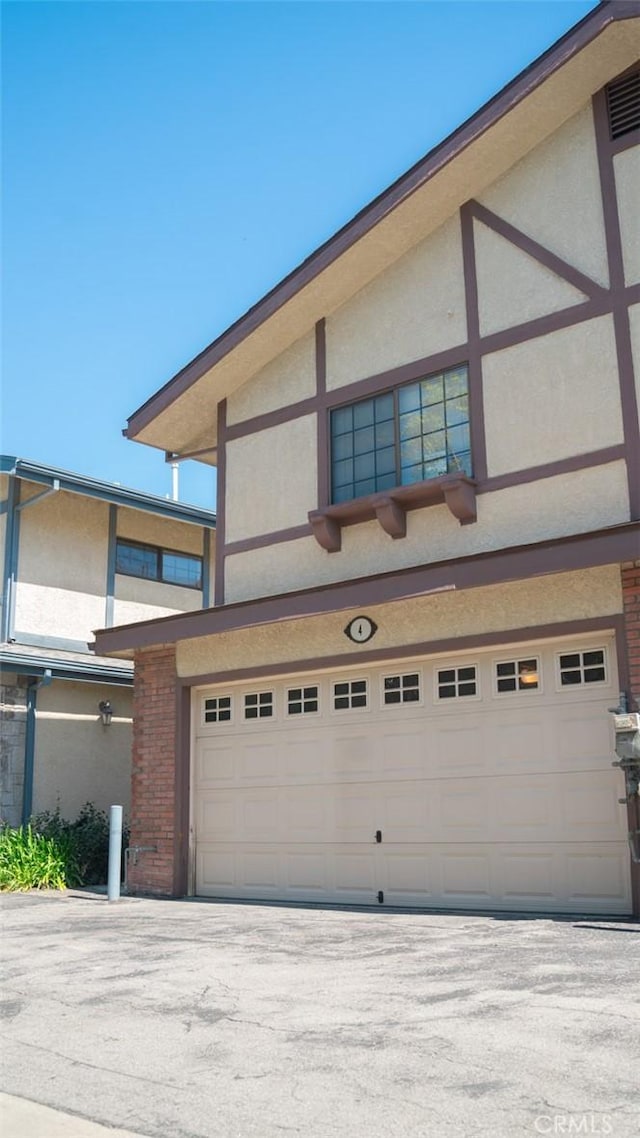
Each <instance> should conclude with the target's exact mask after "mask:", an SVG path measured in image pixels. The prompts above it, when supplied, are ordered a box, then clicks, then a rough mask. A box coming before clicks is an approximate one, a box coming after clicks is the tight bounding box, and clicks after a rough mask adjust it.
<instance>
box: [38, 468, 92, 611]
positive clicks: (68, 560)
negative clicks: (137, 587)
mask: <svg viewBox="0 0 640 1138" xmlns="http://www.w3.org/2000/svg"><path fill="white" fill-rule="evenodd" d="M41 491H42V486H35V487H33V492H31V487H29V488H28V489H25V487H24V484H23V491H22V498H23V500H24V499H26V498H28V497H29V496H31V497H33V496H35V494H37V493H40V492H41ZM108 525H109V507H108V505H107V503H106V502H99V501H97V500H95V499H94V498H84V497H82V495H80V494H68V493H65V492H64V491H61V492H59V493H57V494H50V495H49V496H48V497H47V498H45V499H44V500H43V501H41V502H34V503H33V504H32V505H30V506H28V507H27V508H26V509H24V510H21V512H20V552H19V560H18V578H19V580H20V582H21V583H22V582H26V583H27V584H29V585H38V586H55V587H56V588H58V589H63V590H73V591H75V592H77V593H78V594H87V595H92V594H102V595H103V594H104V588H105V580H106V565H107V536H108Z"/></svg>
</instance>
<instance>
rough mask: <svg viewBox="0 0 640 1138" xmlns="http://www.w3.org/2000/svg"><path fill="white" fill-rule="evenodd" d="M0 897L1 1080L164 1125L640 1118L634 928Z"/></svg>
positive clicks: (596, 1127)
mask: <svg viewBox="0 0 640 1138" xmlns="http://www.w3.org/2000/svg"><path fill="white" fill-rule="evenodd" d="M2 910H3V933H4V935H3V938H2V942H3V945H2V947H3V959H4V972H5V976H4V980H3V986H2V1002H1V1007H0V1010H1V1011H2V1016H3V1019H4V1023H3V1050H2V1080H1V1089H2V1090H4V1091H6V1092H8V1093H9V1094H11V1095H16V1096H20V1097H21V1098H24V1099H31V1100H34V1101H35V1102H39V1103H44V1104H46V1105H47V1106H50V1107H54V1108H57V1109H64V1110H67V1111H69V1112H71V1113H73V1114H78V1115H80V1116H83V1117H85V1118H88V1119H92V1120H94V1121H96V1122H100V1123H103V1124H107V1125H109V1126H112V1127H121V1128H123V1129H126V1130H131V1131H134V1132H136V1133H140V1134H145V1135H153V1136H158V1138H232V1136H233V1138H248V1136H252V1135H256V1136H259V1138H281V1136H283V1135H286V1134H288V1133H291V1134H300V1135H303V1138H333V1136H340V1138H347V1136H349V1138H360V1136H362V1138H387V1136H393V1138H475V1136H477V1135H486V1136H491V1138H501V1136H503V1135H504V1136H505V1138H517V1136H519V1135H528V1136H530V1138H535V1136H536V1135H538V1134H552V1135H555V1134H589V1135H592V1134H602V1135H607V1134H608V1135H613V1136H614V1138H628V1136H631V1135H638V1133H640V1102H639V1097H640V1096H639V1087H640V1079H639V1075H638V1070H639V1068H638V1056H639V1055H640V1014H639V1008H638V988H639V985H638V965H639V964H640V927H639V926H638V925H637V924H630V923H625V922H621V921H604V922H600V921H594V920H589V919H584V920H580V919H574V918H572V919H566V920H555V919H551V918H549V919H547V918H530V919H520V920H518V919H512V918H509V917H506V916H505V915H504V914H502V915H501V916H496V917H490V916H486V917H485V916H480V917H477V916H470V915H453V914H444V913H440V914H435V913H433V914H423V913H415V912H414V913H398V912H390V911H382V910H375V911H367V910H364V911H362V910H361V911H353V910H338V909H335V910H327V909H312V908H287V907H276V906H265V905H240V904H238V905H233V904H216V903H210V902H195V901H166V902H163V901H152V900H142V899H124V900H122V901H120V902H118V903H116V904H112V905H109V904H108V903H107V902H106V900H104V898H102V897H97V896H96V895H89V894H86V895H78V894H69V895H60V896H56V895H50V894H49V895H46V896H38V895H33V894H31V895H28V896H4V897H3V898H2ZM42 1138H47V1136H46V1135H43V1136H42Z"/></svg>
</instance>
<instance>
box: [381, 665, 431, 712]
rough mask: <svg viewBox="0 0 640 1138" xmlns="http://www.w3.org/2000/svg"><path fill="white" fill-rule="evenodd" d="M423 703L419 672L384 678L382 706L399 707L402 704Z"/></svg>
mask: <svg viewBox="0 0 640 1138" xmlns="http://www.w3.org/2000/svg"><path fill="white" fill-rule="evenodd" d="M407 703H413V704H420V703H422V683H421V677H420V673H419V672H406V673H404V674H401V675H395V676H384V677H383V679H382V706H383V707H398V706H399V705H402V704H407Z"/></svg>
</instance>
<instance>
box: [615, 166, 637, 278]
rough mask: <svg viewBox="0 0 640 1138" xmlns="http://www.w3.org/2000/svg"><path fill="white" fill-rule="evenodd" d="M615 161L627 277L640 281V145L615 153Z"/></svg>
mask: <svg viewBox="0 0 640 1138" xmlns="http://www.w3.org/2000/svg"><path fill="white" fill-rule="evenodd" d="M613 165H614V169H615V175H616V194H617V198H618V215H619V217H620V231H621V236H622V253H623V258H624V275H625V281H626V283H627V284H636V282H637V281H640V146H631V147H630V148H629V149H628V150H623V151H622V152H621V153H620V154H616V156H615V158H614V160H613Z"/></svg>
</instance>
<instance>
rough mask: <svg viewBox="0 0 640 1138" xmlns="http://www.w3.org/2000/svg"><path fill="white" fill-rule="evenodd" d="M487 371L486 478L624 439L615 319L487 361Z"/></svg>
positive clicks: (552, 336) (591, 323) (577, 328)
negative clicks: (614, 329) (487, 475)
mask: <svg viewBox="0 0 640 1138" xmlns="http://www.w3.org/2000/svg"><path fill="white" fill-rule="evenodd" d="M482 370H483V380H484V384H483V387H484V418H485V433H486V440H487V468H488V473H489V475H492V474H503V473H506V472H507V471H513V470H526V469H527V467H530V466H536V465H538V464H540V463H546V462H553V461H555V460H557V459H560V458H567V457H569V456H570V455H574V454H585V453H588V452H589V451H592V450H598V449H600V448H601V447H608V446H612V445H614V444H616V443H619V442H622V437H623V435H622V412H621V406H620V391H619V384H618V371H617V359H616V348H615V339H614V331H613V320H612V318H611V317H610V316H601V317H599V319H597V320H590V321H588V322H585V323H583V324H578V325H574V326H573V327H571V328H563V329H562V330H561V331H559V332H553V333H551V334H550V335H548V336H541V337H539V338H538V339H536V340H529V341H527V342H526V343H524V344H518V345H516V346H515V347H513V348H506V349H504V350H503V351H501V352H495V353H493V354H492V355H489V356H485V357H484V358H483V364H482Z"/></svg>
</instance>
